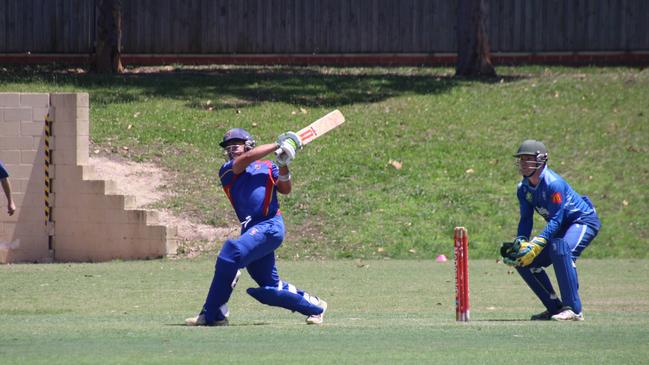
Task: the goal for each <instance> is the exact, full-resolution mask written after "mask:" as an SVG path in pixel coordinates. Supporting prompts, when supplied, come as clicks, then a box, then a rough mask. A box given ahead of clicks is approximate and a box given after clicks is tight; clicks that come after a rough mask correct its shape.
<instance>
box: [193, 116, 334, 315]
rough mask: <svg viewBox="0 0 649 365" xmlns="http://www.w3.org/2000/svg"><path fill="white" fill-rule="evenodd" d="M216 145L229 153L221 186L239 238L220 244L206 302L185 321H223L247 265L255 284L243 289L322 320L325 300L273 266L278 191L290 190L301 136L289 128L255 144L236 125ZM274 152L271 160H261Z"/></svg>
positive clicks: (278, 231)
mask: <svg viewBox="0 0 649 365" xmlns="http://www.w3.org/2000/svg"><path fill="white" fill-rule="evenodd" d="M220 145H221V147H223V149H224V152H225V154H226V156H227V161H226V162H225V163H224V164H223V166H221V169H220V172H219V176H220V179H221V185H222V186H223V190H224V191H225V194H226V195H227V197H228V199H229V200H230V202H231V203H232V207H233V208H234V210H235V212H236V214H237V217H238V218H239V221H240V222H241V236H240V237H239V238H237V239H228V240H226V241H225V243H224V244H223V247H222V248H221V251H220V252H219V255H218V257H217V259H216V266H215V270H214V277H213V279H212V283H211V285H210V288H209V291H208V293H207V298H206V299H205V304H204V305H203V308H202V310H201V311H200V313H199V314H198V316H196V317H192V318H188V319H186V320H185V323H186V324H187V325H189V326H224V325H227V324H228V317H229V310H228V306H227V303H228V300H229V299H230V295H231V294H232V290H233V289H234V287H235V286H236V284H237V281H238V279H239V276H240V275H241V271H240V270H241V269H243V268H246V269H247V271H248V274H250V276H251V277H252V279H253V280H254V281H255V282H256V283H257V284H258V285H259V287H257V288H249V289H248V290H247V292H248V294H249V295H251V296H252V297H253V298H255V299H256V300H258V301H259V302H261V303H263V304H267V305H271V306H277V307H282V308H286V309H289V310H291V311H297V312H299V313H302V314H304V315H306V316H307V318H306V322H307V324H322V321H323V316H324V313H325V310H326V309H327V303H326V302H325V301H324V300H322V299H320V298H318V297H316V296H311V295H309V294H308V293H306V292H305V291H303V290H300V289H298V288H296V287H295V286H294V285H293V284H291V283H288V282H286V281H284V280H282V279H280V277H279V275H278V273H277V267H276V266H275V250H276V249H277V248H278V247H279V246H280V245H281V244H282V241H283V240H284V219H283V218H282V213H281V211H280V210H279V203H278V200H277V193H278V192H279V193H280V194H288V193H290V192H291V174H290V172H289V169H288V166H289V164H290V163H291V161H292V160H293V159H294V158H295V154H296V153H297V151H298V150H299V149H300V147H301V145H302V142H301V140H300V138H299V137H298V136H297V134H295V133H293V132H287V133H284V134H282V135H280V136H279V138H278V139H277V142H275V143H268V144H264V145H260V146H256V144H255V140H254V139H253V138H252V136H251V135H250V133H248V132H247V131H245V130H244V129H241V128H234V129H231V130H229V131H227V132H226V133H225V135H224V136H223V141H222V142H221V143H220ZM276 151H277V157H276V161H275V162H273V161H270V160H263V159H262V158H263V157H265V156H267V155H269V154H274V153H276Z"/></svg>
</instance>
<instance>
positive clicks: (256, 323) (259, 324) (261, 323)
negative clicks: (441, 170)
mask: <svg viewBox="0 0 649 365" xmlns="http://www.w3.org/2000/svg"><path fill="white" fill-rule="evenodd" d="M164 325H165V326H169V327H187V328H197V327H202V328H211V327H214V328H218V327H253V326H270V325H272V323H268V322H252V323H234V324H232V323H230V324H228V325H227V326H188V325H186V324H185V323H166V324H164Z"/></svg>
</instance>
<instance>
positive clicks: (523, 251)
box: [516, 237, 548, 267]
mask: <svg viewBox="0 0 649 365" xmlns="http://www.w3.org/2000/svg"><path fill="white" fill-rule="evenodd" d="M547 243H548V241H547V240H546V239H545V238H543V237H534V238H533V239H532V241H531V242H522V243H521V248H520V249H519V250H518V259H517V260H516V261H517V262H518V265H519V266H523V267H525V266H529V265H530V264H531V263H532V261H534V259H535V258H536V256H538V255H539V254H540V253H541V251H543V248H545V245H546V244H547Z"/></svg>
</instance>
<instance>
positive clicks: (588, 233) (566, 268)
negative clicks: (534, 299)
mask: <svg viewBox="0 0 649 365" xmlns="http://www.w3.org/2000/svg"><path fill="white" fill-rule="evenodd" d="M596 235H597V231H595V230H593V229H592V228H590V227H588V226H586V225H584V224H573V225H572V226H570V227H569V228H568V229H567V230H566V233H565V234H564V236H563V237H559V238H556V239H553V240H552V241H551V242H550V247H549V248H550V253H551V258H552V265H553V266H554V272H555V274H556V276H557V283H558V284H559V290H560V292H561V300H562V302H563V304H564V306H565V307H566V308H564V311H562V313H559V314H557V315H556V316H553V317H552V318H553V319H557V320H581V319H583V317H582V315H581V312H582V305H581V298H580V297H579V280H578V277H577V266H576V264H575V262H576V260H577V258H578V257H579V256H580V255H581V252H582V251H583V250H584V249H585V248H586V247H587V246H588V245H589V244H590V242H591V241H592V240H593V239H594V238H595V236H596ZM546 249H547V248H546ZM555 317H556V318H555Z"/></svg>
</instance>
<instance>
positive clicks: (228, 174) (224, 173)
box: [219, 160, 234, 186]
mask: <svg viewBox="0 0 649 365" xmlns="http://www.w3.org/2000/svg"><path fill="white" fill-rule="evenodd" d="M233 162H234V161H233V160H230V161H228V162H226V163H224V164H223V166H221V169H220V170H219V179H220V180H221V186H226V185H228V184H229V183H230V182H231V181H232V178H233V177H234V172H233V171H232V164H233Z"/></svg>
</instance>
